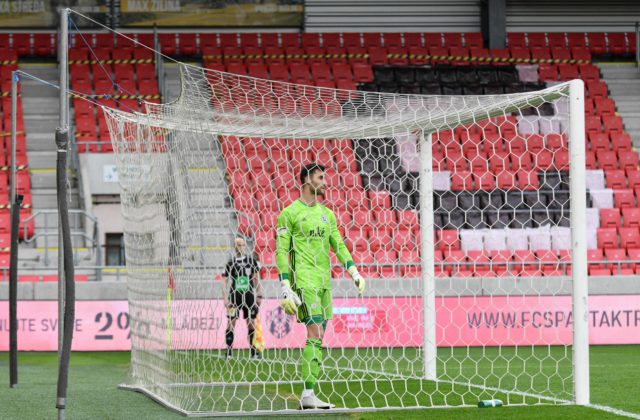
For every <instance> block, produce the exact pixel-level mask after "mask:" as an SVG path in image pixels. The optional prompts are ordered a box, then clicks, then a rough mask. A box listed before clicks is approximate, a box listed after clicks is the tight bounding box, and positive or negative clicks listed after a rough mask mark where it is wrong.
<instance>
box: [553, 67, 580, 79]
mask: <svg viewBox="0 0 640 420" xmlns="http://www.w3.org/2000/svg"><path fill="white" fill-rule="evenodd" d="M558 73H559V78H560V80H562V81H566V80H573V79H579V78H580V74H579V73H578V66H576V65H575V64H560V65H558Z"/></svg>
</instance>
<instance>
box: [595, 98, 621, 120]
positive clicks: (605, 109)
mask: <svg viewBox="0 0 640 420" xmlns="http://www.w3.org/2000/svg"><path fill="white" fill-rule="evenodd" d="M594 102H595V105H596V112H597V114H598V115H600V116H602V117H604V116H606V115H615V114H616V105H615V103H614V102H613V99H610V98H596V99H595V100H594Z"/></svg>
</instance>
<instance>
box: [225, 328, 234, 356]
mask: <svg viewBox="0 0 640 420" xmlns="http://www.w3.org/2000/svg"><path fill="white" fill-rule="evenodd" d="M225 340H226V341H227V357H231V356H232V353H233V330H227V333H226V335H225Z"/></svg>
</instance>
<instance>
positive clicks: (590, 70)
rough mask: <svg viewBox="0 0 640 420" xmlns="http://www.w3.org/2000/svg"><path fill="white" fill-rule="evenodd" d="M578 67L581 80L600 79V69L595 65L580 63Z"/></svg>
mask: <svg viewBox="0 0 640 420" xmlns="http://www.w3.org/2000/svg"><path fill="white" fill-rule="evenodd" d="M578 69H579V70H580V76H581V77H582V80H584V81H586V82H590V81H599V80H600V70H598V67H597V66H595V65H593V64H580V65H578Z"/></svg>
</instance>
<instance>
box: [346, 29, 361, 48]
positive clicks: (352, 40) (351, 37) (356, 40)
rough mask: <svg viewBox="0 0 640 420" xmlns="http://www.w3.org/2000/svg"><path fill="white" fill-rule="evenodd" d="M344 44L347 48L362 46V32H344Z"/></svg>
mask: <svg viewBox="0 0 640 420" xmlns="http://www.w3.org/2000/svg"><path fill="white" fill-rule="evenodd" d="M342 45H344V47H345V48H354V47H355V48H360V47H362V38H361V34H360V32H343V33H342Z"/></svg>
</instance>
